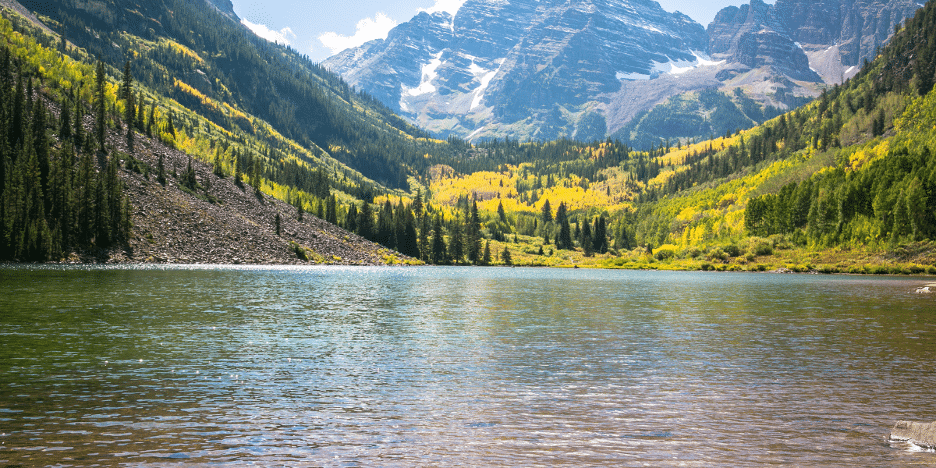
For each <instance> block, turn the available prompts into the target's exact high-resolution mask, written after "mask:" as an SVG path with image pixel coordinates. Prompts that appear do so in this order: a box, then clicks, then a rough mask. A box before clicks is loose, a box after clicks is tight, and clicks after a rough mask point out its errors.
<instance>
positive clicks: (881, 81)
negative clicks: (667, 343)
mask: <svg viewBox="0 0 936 468" xmlns="http://www.w3.org/2000/svg"><path fill="white" fill-rule="evenodd" d="M24 4H25V5H26V6H27V7H29V8H32V9H34V11H35V12H36V13H37V15H38V17H39V19H40V20H41V21H42V23H44V24H45V25H46V26H48V28H49V30H51V31H53V32H55V33H52V34H49V33H48V32H42V31H40V30H39V29H37V28H36V27H35V26H34V25H32V24H31V23H29V22H28V21H26V20H24V19H22V18H20V17H19V16H17V15H16V14H14V13H12V12H10V11H6V10H5V11H4V17H5V18H6V20H4V22H3V23H2V26H3V34H4V37H5V38H6V42H7V44H8V45H9V53H10V61H9V62H8V65H7V68H8V70H9V71H7V72H4V73H6V74H5V75H4V77H6V78H4V79H5V80H6V85H5V87H4V90H3V93H4V94H3V96H4V97H5V99H6V101H5V103H6V106H7V107H4V108H3V109H0V110H2V115H0V117H2V118H3V121H4V122H5V124H4V125H7V126H6V127H5V128H7V131H6V134H7V135H8V138H7V145H8V146H9V148H10V151H11V152H10V154H11V157H10V160H9V162H8V163H5V164H4V165H3V168H4V171H5V172H4V173H5V174H9V176H4V177H9V180H10V182H9V183H5V187H14V186H15V187H20V188H16V189H15V190H12V191H10V190H6V191H5V192H4V193H7V194H16V197H14V198H16V199H17V200H27V199H30V197H32V199H38V198H41V197H43V196H45V197H48V196H51V195H49V194H51V193H52V192H53V191H55V190H58V189H56V188H55V186H54V184H51V183H50V182H49V180H50V179H48V178H47V177H49V176H47V175H46V172H44V170H43V169H40V170H39V173H38V175H37V176H36V175H30V174H32V173H31V172H30V169H29V167H30V165H29V164H31V163H29V161H30V156H29V151H30V149H29V148H30V147H31V146H29V145H32V144H34V142H36V141H40V140H39V139H40V138H45V140H41V141H44V142H45V143H43V144H44V145H45V146H47V147H48V149H49V151H50V153H49V154H52V155H53V156H52V157H51V158H50V159H49V160H50V161H63V160H65V159H63V158H64V156H62V155H63V154H71V153H70V152H72V151H73V152H75V154H77V155H79V156H80V155H82V154H87V153H90V154H97V155H98V158H99V166H100V171H99V172H100V173H102V174H105V175H106V174H107V172H106V171H107V170H110V169H107V167H108V166H107V164H114V161H115V159H116V160H117V161H119V162H120V164H121V165H122V166H123V168H124V169H123V170H130V171H136V172H140V173H142V174H143V175H144V176H145V177H146V178H147V179H148V178H149V177H150V175H153V176H155V177H157V179H158V180H163V178H164V177H165V175H164V171H165V170H164V169H159V168H157V167H156V166H160V167H161V166H162V164H161V163H158V164H157V163H156V162H155V161H157V159H154V158H155V157H156V156H155V153H153V154H149V153H145V154H143V153H140V151H144V152H145V151H149V150H147V149H146V148H149V147H150V146H145V148H134V146H133V141H132V140H133V138H153V139H155V140H158V141H160V142H161V144H165V145H168V146H169V147H172V148H174V149H177V150H181V151H183V152H185V153H188V154H189V155H191V156H194V157H195V158H196V159H197V160H201V161H202V162H203V163H207V164H210V165H211V166H212V167H213V172H214V176H215V177H219V178H221V179H224V178H232V179H233V180H235V181H236V183H237V184H239V185H240V186H242V187H244V186H249V187H252V188H253V190H254V192H255V193H256V194H257V197H258V199H261V198H262V197H263V196H274V197H276V198H279V199H280V200H283V201H285V202H287V203H289V204H291V205H293V206H294V207H296V209H297V211H298V214H299V216H300V217H301V215H302V213H303V212H306V213H312V214H315V215H316V216H318V217H319V218H321V219H323V220H326V221H328V222H330V223H332V224H336V225H339V226H341V227H344V228H345V229H347V230H349V231H352V232H355V233H358V234H360V235H361V236H363V237H366V238H368V239H371V240H374V241H376V242H379V243H381V244H383V245H384V246H387V247H390V248H394V249H397V250H399V251H401V252H404V253H406V254H408V255H411V256H413V257H419V258H421V259H423V260H425V261H427V262H431V263H475V264H490V263H493V264H497V263H513V264H517V263H519V264H533V265H554V266H563V265H571V264H573V263H574V264H583V265H594V266H603V267H647V266H651V265H652V266H654V267H658V268H677V269H684V268H689V269H698V268H706V269H708V268H712V269H744V270H762V269H767V268H771V269H773V268H778V267H791V268H792V269H801V270H806V269H824V270H827V271H860V272H867V271H882V270H880V268H884V270H883V271H891V270H890V269H889V268H894V269H895V270H894V271H905V270H906V271H926V269H927V268H929V267H931V266H932V265H933V263H934V261H936V254H934V253H933V248H932V247H933V244H932V240H933V237H934V236H936V219H934V215H933V210H932V206H933V205H932V203H933V202H932V201H930V200H931V198H932V197H931V194H933V193H934V191H936V173H934V172H933V169H932V168H933V167H936V161H931V159H932V157H931V155H932V154H933V150H932V149H931V148H933V145H934V144H936V126H934V122H936V111H934V109H936V102H933V101H934V100H936V97H933V95H932V92H931V91H932V88H933V83H934V81H936V77H934V71H936V68H934V64H936V57H934V54H936V46H934V45H932V44H931V41H930V40H929V38H930V37H934V36H936V25H934V24H933V21H934V19H933V17H934V13H933V12H932V9H933V7H932V6H931V5H930V6H927V7H925V8H923V9H921V10H920V11H919V12H918V14H917V16H916V17H915V18H913V19H912V20H909V21H908V22H907V24H906V25H905V27H904V28H903V29H902V30H900V31H899V32H898V33H897V34H896V35H895V36H894V38H893V40H892V42H891V43H890V45H889V46H888V47H886V48H885V49H884V50H882V53H881V56H880V57H879V58H878V59H877V60H875V61H874V62H873V63H871V64H868V65H867V66H866V67H865V68H864V69H863V70H862V72H861V73H859V74H858V75H857V76H856V77H854V78H852V79H851V80H849V81H848V82H846V83H844V84H843V85H841V86H837V87H835V88H832V89H830V90H828V91H827V92H826V93H824V94H823V95H822V96H821V98H820V99H817V100H816V101H814V102H812V103H810V104H808V105H805V106H804V107H802V108H800V109H797V110H795V111H793V112H790V113H787V114H783V115H780V116H777V117H775V118H772V119H771V120H769V121H767V122H766V123H765V124H763V125H761V126H758V127H755V128H753V129H750V130H745V131H743V132H737V133H732V132H731V131H724V132H723V133H722V132H719V133H715V130H716V129H717V130H722V129H724V128H729V129H730V128H731V127H732V126H733V125H734V124H735V123H737V122H738V121H740V120H744V119H748V120H752V121H753V120H761V119H763V118H768V117H770V116H769V115H765V114H763V112H764V111H763V110H761V109H759V108H756V106H752V105H751V103H750V102H748V101H749V100H747V99H746V98H745V97H744V96H742V95H736V96H733V97H732V96H726V95H723V94H720V93H717V92H711V93H698V95H696V96H692V97H683V98H680V100H674V101H672V102H671V103H670V105H671V106H672V107H674V108H677V107H678V108H680V109H682V108H684V107H687V106H688V107H693V106H695V107H694V108H695V109H696V111H697V114H698V115H699V116H700V119H699V121H698V122H688V123H687V122H672V121H670V120H669V119H668V118H667V116H666V114H665V112H663V113H658V114H653V115H651V114H648V115H646V116H644V117H643V118H642V119H641V121H642V122H644V124H646V125H650V124H653V122H657V123H658V124H667V125H671V126H673V131H674V134H673V136H674V138H673V139H672V140H668V141H667V140H664V141H662V142H650V146H649V149H648V150H645V151H637V150H635V149H634V147H635V146H638V145H637V144H635V142H634V140H633V139H634V138H637V136H635V135H638V134H639V133H640V130H639V127H635V128H634V129H632V130H631V133H630V134H629V135H627V136H628V139H626V140H623V141H619V140H612V139H608V140H605V141H598V142H592V143H584V142H578V141H573V140H559V141H553V142H526V143H524V142H517V141H511V140H506V141H489V142H484V143H480V144H477V145H470V144H468V143H466V142H463V141H460V140H457V139H450V140H448V141H440V140H434V139H432V138H430V137H429V135H427V134H426V133H425V132H423V131H422V130H419V129H417V128H414V127H412V126H410V125H409V124H407V123H405V122H404V121H403V120H401V119H400V118H399V117H397V116H395V115H393V114H392V113H390V112H389V111H388V110H387V109H386V108H385V107H383V106H381V105H380V104H379V103H377V102H376V101H375V100H373V99H371V98H370V97H368V96H367V95H365V94H362V93H358V92H355V91H354V90H352V89H350V88H349V87H348V86H347V85H346V84H345V83H344V82H343V81H342V80H341V79H340V78H338V77H337V76H336V75H333V74H331V73H329V72H327V71H326V70H323V69H321V67H318V66H317V65H315V64H313V63H311V62H309V61H308V60H307V59H306V58H305V57H303V56H302V55H300V54H298V53H297V52H296V51H294V50H291V49H289V48H288V47H282V46H278V45H276V44H271V43H269V42H266V41H265V40H263V39H260V38H257V37H256V36H254V35H253V34H252V33H250V32H249V31H248V30H246V28H244V27H243V26H241V25H240V24H238V23H236V22H235V21H234V20H233V19H231V18H230V17H229V16H227V15H225V14H223V13H221V12H220V11H218V10H217V9H215V8H214V7H213V6H210V5H209V4H208V3H204V4H203V3H201V2H184V1H181V0H160V1H156V2H135V1H131V0H121V1H117V0H105V1H98V2H81V1H70V0H66V1H63V2H57V3H55V4H49V3H46V2H28V1H27V2H24ZM97 59H100V60H97ZM0 65H2V64H0ZM30 77H31V79H29V78H30ZM128 83H129V84H128ZM31 86H35V93H36V95H37V96H40V98H39V99H31V98H30V96H33V94H32V93H30V92H29V91H28V90H27V89H26V88H28V87H31ZM24 99H26V100H29V105H28V106H26V104H19V107H17V106H18V104H17V102H19V101H21V100H24ZM677 101H678V102H677ZM24 102H25V101H24ZM35 103H42V104H41V105H39V104H35ZM729 104H730V105H729ZM42 105H44V106H45V109H47V111H48V112H47V113H43V112H39V111H38V110H35V109H39V107H41V106H42ZM23 106H26V107H25V109H34V110H32V111H26V112H24V111H23V110H22V108H24V107H23ZM37 106H39V107H37ZM18 108H20V109H21V110H19V111H17V110H16V109H18ZM62 109H65V111H64V112H63V111H62ZM70 109H73V111H69V110H70ZM660 112H662V111H660ZM44 116H48V118H46V117H44ZM75 116H85V117H84V118H85V121H84V126H83V127H82V126H77V125H71V127H73V128H74V130H73V131H71V132H68V131H66V128H67V127H69V126H68V125H65V124H63V123H62V122H63V121H66V120H68V119H72V120H71V121H72V122H74V119H75ZM701 116H705V118H702V117H701ZM716 117H717V118H716ZM40 119H41V120H40ZM92 119H93V121H94V122H93V125H92V124H91V123H90V120H92ZM690 124H691V125H709V126H710V131H711V132H712V133H715V135H719V136H718V137H717V138H714V139H712V140H708V141H701V142H700V141H695V142H693V141H690V142H688V143H686V142H685V141H684V140H682V139H680V138H679V135H678V133H679V128H677V127H680V125H682V126H683V127H685V126H686V125H690ZM691 125H690V126H691ZM79 127H82V128H79ZM38 128H44V129H45V131H44V132H41V131H39V130H37V129H38ZM99 128H100V129H103V130H99ZM680 128H681V127H680ZM92 129H93V131H90V130H92ZM99 131H104V132H105V133H107V134H108V135H112V134H120V135H126V138H127V141H126V142H121V143H120V144H117V145H115V144H114V143H113V142H110V143H108V142H107V141H104V139H103V138H100V139H98V140H100V141H95V140H96V138H97V136H96V135H95V136H93V135H92V133H95V134H97V132H99ZM82 132H84V133H82ZM19 134H24V135H25V134H30V135H33V138H32V140H29V139H23V138H16V137H15V136H16V135H19ZM134 135H137V136H136V137H134ZM622 136H623V135H622ZM24 145H25V146H24ZM95 152H96V153H95ZM40 153H41V151H40ZM114 154H117V155H118V156H117V157H116V158H115V157H113V156H112V155H114ZM19 155H25V156H23V157H20V156H19ZM85 159H87V158H85ZM79 160H82V159H81V158H80V157H79ZM144 161H152V163H146V162H144ZM160 161H161V160H160ZM105 163H106V164H105ZM17 164H19V165H20V166H22V167H23V168H22V169H18V168H17ZM44 164H45V163H43V156H42V154H40V155H39V157H38V158H37V161H36V165H37V166H38V167H40V168H41V167H45V166H44ZM53 166H54V164H53ZM53 166H50V167H53ZM70 167H72V168H75V169H76V168H77V167H76V166H75V165H74V164H72V165H71V166H70ZM70 170H71V169H70ZM33 172H34V171H33ZM27 176H28V177H39V180H40V184H39V186H41V187H42V188H43V193H42V194H41V195H37V194H36V193H34V192H28V190H26V189H25V187H28V186H29V185H30V183H29V182H27V180H32V179H28V178H27ZM69 177H72V179H73V176H69ZM102 177H104V176H102ZM179 177H180V178H179V180H180V181H186V180H188V181H189V182H188V183H181V182H180V185H182V186H185V187H186V188H187V189H188V191H190V192H191V193H192V194H194V195H197V196H199V197H202V199H205V200H208V201H211V195H210V193H209V190H208V187H204V186H201V185H200V184H199V182H198V181H197V180H195V178H194V176H193V177H191V178H190V179H186V177H188V176H186V175H185V174H184V173H183V175H182V176H179ZM102 180H104V179H102ZM83 183H84V182H83ZM88 183H89V184H90V182H88ZM11 184H12V185H11ZM107 184H108V182H101V183H100V185H101V186H102V189H106V188H107V187H108V185H107ZM33 185H35V184H33ZM112 185H113V189H112V193H114V195H112V199H113V202H112V203H111V205H117V204H119V203H121V202H119V200H120V195H119V194H118V193H117V192H118V190H117V188H118V187H117V185H115V184H112ZM144 185H145V184H144ZM163 185H165V183H163ZM89 186H90V185H89ZM56 193H58V192H56ZM88 193H90V192H88ZM8 197H12V195H8ZM11 200H12V198H11ZM9 203H10V204H12V205H10V206H16V207H19V206H20V205H22V204H20V205H17V203H19V202H16V203H14V202H9ZM23 203H26V202H23ZM29 203H32V202H29ZM37 203H38V202H37ZM44 203H45V204H46V205H45V209H46V211H45V212H44V214H43V216H41V217H40V216H38V215H37V214H36V213H38V212H34V213H33V214H31V215H29V216H26V215H24V214H23V213H25V212H26V211H29V210H26V211H23V210H24V209H25V208H22V209H21V208H15V209H14V208H10V209H6V211H4V213H7V214H6V215H4V213H0V215H4V216H8V217H9V216H13V215H10V213H16V215H15V216H13V218H16V216H18V217H19V218H16V219H18V221H17V220H14V221H8V222H6V224H5V231H4V232H5V233H6V236H7V237H6V240H5V244H4V245H5V246H6V249H7V250H6V252H7V253H6V254H4V255H5V257H4V258H13V259H19V260H24V259H39V260H41V259H45V258H55V255H54V254H53V255H45V254H42V253H41V252H43V251H49V252H59V251H60V250H61V249H67V247H68V246H71V247H75V246H79V247H80V246H84V247H83V248H88V247H106V245H107V244H106V242H105V241H107V242H118V243H119V242H120V241H121V239H123V238H126V236H128V235H131V232H130V229H131V228H129V227H127V224H126V223H125V222H124V223H123V224H121V223H119V222H116V221H115V222H116V224H114V226H113V229H112V230H111V231H108V233H107V234H106V235H105V233H103V232H102V235H100V236H92V235H90V234H87V232H90V231H85V233H83V234H81V233H80V234H79V235H75V234H68V235H69V236H72V237H68V238H67V240H66V241H57V240H56V239H59V238H60V236H61V234H55V232H64V231H61V228H56V227H54V226H53V224H54V222H59V221H57V220H59V219H60V217H61V216H63V215H62V214H61V213H64V212H65V211H61V210H59V211H56V208H55V207H54V206H53V205H54V203H52V202H44ZM105 205H106V204H105ZM105 205H100V204H98V205H95V206H105ZM5 206H7V205H5ZM22 206H26V205H22ZM29 206H38V205H36V203H33V204H32V205H29ZM73 206H74V207H75V208H74V209H80V207H81V206H82V204H81V203H74V205H73ZM34 211H35V210H34ZM66 211H67V210H66ZM53 213H55V214H54V215H53ZM30 216H31V217H30ZM68 216H72V217H74V216H77V215H68ZM13 218H10V219H13ZM29 219H32V220H35V221H36V222H37V223H38V224H35V225H31V224H30V222H32V221H29ZM63 219H64V218H63ZM68 219H71V218H68ZM110 219H114V220H118V221H119V220H120V219H124V218H121V215H120V213H118V212H117V211H114V212H113V213H112V215H111V218H110ZM43 220H44V221H45V222H46V223H47V224H48V225H49V226H48V230H49V232H50V233H52V234H50V235H48V236H45V234H43V235H41V236H39V238H40V239H45V238H48V239H53V243H55V242H58V244H56V245H57V246H59V247H56V248H53V249H51V250H49V249H46V250H43V249H38V248H33V249H32V250H29V248H26V247H23V245H27V244H28V242H26V241H17V240H16V239H21V238H22V239H26V238H29V237H31V236H32V237H34V236H33V235H32V234H29V233H34V232H40V233H45V232H46V231H45V229H46V228H45V227H43V226H42V223H41V222H40V221H43ZM68 223H69V224H68V225H69V226H72V227H71V228H69V229H72V230H73V231H74V229H75V228H74V226H75V224H74V222H72V221H68ZM99 226H104V224H99ZM56 229H58V230H59V231H56ZM24 233H26V234H24ZM43 236H45V237H43ZM57 236H59V237H57ZM99 241H100V245H98V242H99ZM43 242H47V241H43ZM881 265H890V266H885V267H881Z"/></svg>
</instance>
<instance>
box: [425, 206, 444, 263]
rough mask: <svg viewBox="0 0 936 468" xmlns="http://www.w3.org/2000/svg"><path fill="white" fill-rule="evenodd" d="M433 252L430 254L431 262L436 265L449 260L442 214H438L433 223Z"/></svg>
mask: <svg viewBox="0 0 936 468" xmlns="http://www.w3.org/2000/svg"><path fill="white" fill-rule="evenodd" d="M431 252H432V254H431V255H430V257H429V258H430V260H431V263H433V264H435V265H443V264H445V263H447V262H448V259H447V257H446V256H447V252H446V248H445V239H443V238H442V215H441V214H440V215H436V217H435V220H434V221H433V224H432V250H431Z"/></svg>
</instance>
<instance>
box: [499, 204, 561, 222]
mask: <svg viewBox="0 0 936 468" xmlns="http://www.w3.org/2000/svg"><path fill="white" fill-rule="evenodd" d="M546 203H547V204H548V203H549V200H546ZM544 206H545V205H544ZM546 211H549V210H548V209H547V210H546ZM550 216H552V213H550ZM497 217H498V218H499V219H500V220H501V222H502V223H504V224H505V225H509V224H510V223H509V222H507V213H505V212H504V203H503V202H500V201H498V202H497Z"/></svg>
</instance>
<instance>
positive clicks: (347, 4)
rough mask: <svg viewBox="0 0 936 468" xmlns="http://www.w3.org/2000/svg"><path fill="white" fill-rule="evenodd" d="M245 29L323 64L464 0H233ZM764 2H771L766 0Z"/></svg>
mask: <svg viewBox="0 0 936 468" xmlns="http://www.w3.org/2000/svg"><path fill="white" fill-rule="evenodd" d="M232 1H233V3H234V12H235V13H237V16H239V17H240V18H241V20H242V21H243V22H244V24H245V25H247V27H249V28H250V29H251V30H253V31H254V32H255V33H256V34H257V35H259V36H261V37H265V38H267V39H268V40H272V41H276V42H279V43H280V44H288V45H290V46H292V48H293V49H295V50H297V51H299V52H300V53H303V54H306V55H308V56H309V58H310V59H312V61H315V62H321V61H322V60H325V59H326V58H328V57H330V56H332V55H334V54H336V53H338V52H341V51H342V50H344V49H346V48H349V47H356V46H358V45H361V44H363V43H365V42H367V41H369V40H372V39H377V38H385V37H386V36H387V33H388V32H389V31H390V30H391V29H392V28H393V27H394V26H396V25H397V24H400V23H405V22H407V21H409V20H410V18H412V17H413V16H415V15H416V14H418V13H419V12H420V11H429V12H433V11H449V12H454V11H457V9H458V7H459V6H460V5H461V4H462V3H463V2H464V0H339V1H334V0H328V1H325V0H232ZM657 1H658V2H659V3H660V5H661V6H662V7H663V9H664V10H666V11H671V12H672V11H677V10H678V11H681V12H683V13H685V14H686V15H688V16H689V17H690V18H692V19H694V20H696V21H698V22H699V23H700V24H702V26H703V27H704V26H708V24H709V23H710V22H711V21H712V19H713V18H715V14H716V13H718V11H719V10H721V9H722V8H724V7H726V6H728V5H736V6H737V5H741V4H743V3H748V2H747V1H741V0H721V1H719V0H714V1H713V0H698V1H686V0H657ZM767 3H773V1H768V2H767Z"/></svg>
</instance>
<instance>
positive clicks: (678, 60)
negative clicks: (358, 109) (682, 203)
mask: <svg viewBox="0 0 936 468" xmlns="http://www.w3.org/2000/svg"><path fill="white" fill-rule="evenodd" d="M706 49H707V36H706V34H705V31H704V29H703V28H702V27H701V26H700V25H698V24H697V23H695V22H693V21H692V20H691V19H689V18H688V17H687V16H685V15H682V14H679V13H667V12H666V11H664V10H663V9H662V8H661V7H660V6H659V4H657V3H656V2H654V1H652V0H633V1H624V2H620V1H607V0H586V1H575V2H567V1H564V0H562V1H560V0H549V1H543V2H533V1H530V0H512V1H504V2H496V3H491V2H485V1H482V0H468V1H467V2H465V3H464V5H463V6H462V7H461V9H459V10H458V12H457V14H456V15H455V16H454V18H453V17H452V16H451V15H449V14H447V13H436V14H433V15H429V14H427V13H420V14H419V15H417V16H416V17H415V18H413V19H412V20H411V21H410V22H407V23H404V24H402V25H400V26H398V27H397V28H395V29H394V30H393V31H391V32H390V34H389V35H388V37H387V39H386V40H375V41H371V42H369V43H367V44H364V45H363V46H361V47H358V48H354V49H349V50H345V51H343V52H341V53H339V54H337V55H336V56H334V57H331V58H329V59H328V60H326V61H325V62H323V65H324V66H325V67H327V68H328V69H330V70H332V71H335V72H337V73H339V74H341V75H342V76H343V77H344V78H345V80H347V81H348V82H349V83H350V84H352V85H354V86H358V87H360V88H362V89H364V90H366V91H367V92H369V93H371V94H373V95H374V96H376V97H377V98H378V99H381V100H382V101H383V102H384V103H386V104H387V105H388V106H390V107H391V108H392V109H394V110H396V111H398V112H400V113H401V114H402V115H404V116H407V117H408V118H409V119H410V120H411V121H413V122H415V123H417V124H419V125H421V126H423V127H424V128H426V129H428V130H430V131H433V132H436V133H438V134H440V135H443V136H444V135H449V134H451V135H457V136H461V137H478V136H485V137H497V136H500V137H503V136H507V135H510V136H512V137H517V136H522V137H529V138H536V139H542V140H548V139H554V138H557V137H558V136H562V135H565V136H573V135H574V136H576V137H577V138H579V139H592V138H600V137H603V136H604V134H605V133H606V127H607V125H606V123H605V122H603V115H602V113H601V112H600V111H599V110H598V106H599V104H600V101H599V100H598V99H597V97H598V96H602V95H605V94H608V93H613V92H615V91H617V90H618V89H619V88H620V87H621V83H622V80H629V79H637V78H649V77H652V76H655V75H658V74H660V73H665V72H672V71H678V70H682V69H685V68H687V67H694V66H700V65H703V64H706V63H707V62H706V59H705V52H704V51H705V50H706Z"/></svg>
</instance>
